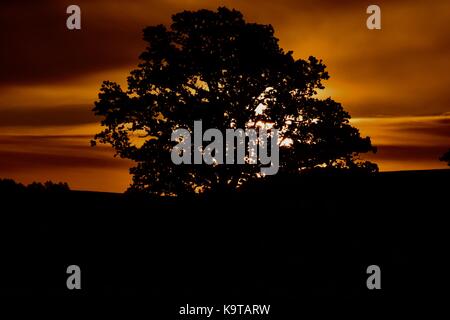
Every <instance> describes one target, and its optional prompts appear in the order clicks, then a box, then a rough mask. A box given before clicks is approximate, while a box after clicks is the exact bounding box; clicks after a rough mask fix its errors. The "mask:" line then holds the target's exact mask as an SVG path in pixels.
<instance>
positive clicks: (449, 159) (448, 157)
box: [440, 149, 450, 166]
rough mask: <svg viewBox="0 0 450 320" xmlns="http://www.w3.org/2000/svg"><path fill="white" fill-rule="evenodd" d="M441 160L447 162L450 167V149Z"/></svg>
mask: <svg viewBox="0 0 450 320" xmlns="http://www.w3.org/2000/svg"><path fill="white" fill-rule="evenodd" d="M440 160H441V161H445V162H447V164H448V165H449V166H450V149H449V150H448V151H447V152H446V153H444V154H443V155H442V157H441V158H440Z"/></svg>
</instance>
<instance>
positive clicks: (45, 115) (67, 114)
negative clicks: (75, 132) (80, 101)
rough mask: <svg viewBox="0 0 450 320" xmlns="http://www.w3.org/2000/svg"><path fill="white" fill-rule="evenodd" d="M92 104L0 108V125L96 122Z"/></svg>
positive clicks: (59, 124) (65, 124)
mask: <svg viewBox="0 0 450 320" xmlns="http://www.w3.org/2000/svg"><path fill="white" fill-rule="evenodd" d="M92 107H93V105H72V106H60V107H39V106H32V107H31V106H30V107H17V108H7V109H2V110H1V117H0V127H15V126H21V127H22V126H31V127H47V126H67V125H78V124H87V123H95V122H98V121H99V119H98V118H97V117H95V116H94V114H93V112H91V109H92Z"/></svg>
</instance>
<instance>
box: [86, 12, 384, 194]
mask: <svg viewBox="0 0 450 320" xmlns="http://www.w3.org/2000/svg"><path fill="white" fill-rule="evenodd" d="M172 20H173V23H172V25H171V27H170V29H168V28H166V27H165V26H163V25H158V26H152V27H147V28H145V29H144V40H145V41H146V42H147V43H148V47H147V48H146V50H145V51H144V52H143V53H142V54H141V55H140V59H141V63H140V64H139V65H138V68H137V69H136V70H134V71H132V72H131V74H130V76H129V77H128V89H127V90H123V89H122V88H121V87H120V85H118V84H117V83H114V82H110V81H105V82H104V83H103V85H102V87H101V89H100V93H99V100H98V101H97V102H96V103H95V107H94V109H93V110H94V112H95V114H96V115H99V116H102V120H101V124H102V125H103V126H104V127H105V129H104V130H103V131H102V132H101V133H99V134H97V135H96V136H95V139H94V140H93V141H92V144H93V145H95V144H96V142H99V143H109V144H111V145H112V146H113V147H114V149H115V150H116V153H117V155H119V156H120V157H123V158H129V159H132V160H134V161H135V162H136V163H137V165H136V166H135V167H133V168H132V169H131V170H130V172H131V174H133V183H132V186H131V189H130V190H139V191H146V192H149V193H154V194H180V193H183V192H193V191H194V190H196V189H197V190H198V188H200V189H201V190H217V189H220V190H222V189H229V188H236V187H237V186H239V185H240V184H242V183H243V182H245V181H248V180H249V179H256V178H257V173H258V172H259V168H258V166H257V165H248V164H246V165H216V166H214V165H210V166H208V165H190V166H189V165H178V166H177V165H174V164H173V163H172V161H171V157H170V152H171V150H172V147H173V146H174V145H175V144H176V143H175V142H172V141H171V133H172V131H173V130H175V129H177V128H187V129H188V130H190V131H191V132H192V130H193V124H194V120H200V119H201V120H202V121H203V127H204V128H205V129H207V128H217V129H219V130H221V131H222V132H224V130H225V129H227V128H243V129H245V128H250V127H255V125H256V123H257V122H258V121H262V122H263V123H264V122H265V123H271V124H273V126H274V127H275V128H278V129H280V130H281V138H282V141H284V142H286V143H283V144H282V145H281V144H280V146H281V148H280V171H282V172H284V173H289V174H294V173H295V174H297V173H299V172H300V171H301V170H304V169H311V168H316V167H318V166H320V167H335V168H341V169H360V170H365V171H370V172H372V171H377V170H378V168H377V166H376V165H375V164H372V163H370V162H366V161H361V160H359V159H358V154H359V153H363V152H368V151H375V148H374V147H372V145H371V142H370V138H368V137H366V138H362V137H361V136H360V134H359V131H358V130H357V129H356V128H354V127H352V126H351V125H350V124H349V118H350V116H349V114H348V113H347V112H345V111H344V109H343V108H342V106H341V105H340V104H339V103H337V102H335V101H333V100H332V99H331V98H328V99H325V100H320V99H317V98H315V97H314V96H315V94H316V93H317V92H316V90H317V89H323V88H324V87H323V85H322V80H325V79H328V73H327V72H326V71H325V65H323V64H322V62H321V61H320V60H317V59H316V58H315V57H309V58H308V60H302V59H297V60H296V59H294V57H293V55H292V51H289V52H285V51H283V49H281V48H280V47H279V45H278V39H277V38H275V37H274V29H273V28H272V26H271V25H262V24H256V23H246V22H245V21H244V19H243V16H242V14H241V13H240V12H239V11H236V10H229V9H227V8H219V9H218V10H217V11H209V10H199V11H196V12H189V11H184V12H181V13H178V14H175V15H174V16H172ZM258 106H260V108H261V106H263V109H264V112H262V114H261V113H257V112H255V110H256V108H257V107H258ZM260 123H261V122H260Z"/></svg>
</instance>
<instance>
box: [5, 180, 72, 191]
mask: <svg viewBox="0 0 450 320" xmlns="http://www.w3.org/2000/svg"><path fill="white" fill-rule="evenodd" d="M24 191H29V192H33V193H34V192H65V191H70V188H69V185H68V184H67V183H66V182H57V183H55V182H52V181H47V182H45V183H44V184H42V183H40V182H32V183H30V184H29V185H27V186H24V185H23V184H21V183H18V182H15V181H14V180H12V179H0V193H3V192H7V193H16V192H24Z"/></svg>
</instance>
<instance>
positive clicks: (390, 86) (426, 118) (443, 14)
mask: <svg viewBox="0 0 450 320" xmlns="http://www.w3.org/2000/svg"><path fill="white" fill-rule="evenodd" d="M70 4H73V3H72V2H69V1H49V0H43V1H31V0H27V1H20V3H19V1H17V3H14V2H13V1H11V4H4V3H2V5H1V9H0V40H1V43H2V47H1V50H0V70H1V72H0V114H1V117H0V177H8V178H13V179H15V180H18V181H21V182H24V183H29V182H31V181H34V180H36V181H46V180H53V181H66V182H68V183H69V185H70V186H71V187H72V189H83V190H101V191H124V190H125V189H126V187H127V186H128V184H129V182H130V177H129V174H128V170H127V169H128V168H129V167H130V165H131V163H129V162H128V161H125V160H121V159H117V158H113V157H112V151H111V150H110V149H108V148H107V147H100V148H99V147H97V148H91V147H90V146H89V140H90V139H91V137H92V136H93V134H95V133H96V132H98V131H99V130H98V129H99V126H98V124H97V122H98V119H96V118H95V117H94V116H93V115H92V113H91V111H90V110H91V109H92V106H93V102H94V101H95V100H96V99H97V93H98V89H99V87H100V84H101V82H102V81H103V80H112V81H116V82H119V83H121V84H123V83H124V82H125V80H126V76H127V75H128V72H129V71H130V70H131V69H133V68H134V67H135V66H136V64H137V63H138V59H137V57H138V55H139V54H140V52H141V51H142V50H143V48H144V47H145V43H144V42H143V41H142V40H141V35H142V33H141V30H142V29H143V28H144V27H145V26H147V25H154V24H158V23H164V24H168V23H169V22H170V15H171V14H173V13H176V12H178V11H181V10H185V9H188V10H193V9H199V8H209V9H215V8H217V7H218V6H220V5H226V6H228V7H230V8H236V9H238V10H240V11H241V12H243V14H244V17H245V18H246V20H247V21H249V22H258V23H267V24H269V23H270V24H272V25H273V26H274V28H275V32H276V36H277V37H278V38H279V39H280V45H281V47H283V48H284V49H285V50H293V51H294V55H295V56H296V57H297V58H307V57H308V56H309V55H314V56H316V57H318V58H320V59H323V61H324V63H325V64H326V65H327V67H328V72H329V74H330V76H331V78H330V80H328V81H326V82H325V86H326V89H325V90H324V92H321V93H320V96H323V97H327V96H331V97H332V98H333V99H335V100H337V101H339V102H341V103H342V104H343V105H344V107H345V109H346V110H348V111H349V112H350V114H351V115H352V117H353V119H352V121H353V124H354V125H355V126H357V127H358V128H359V129H360V130H361V133H362V135H369V136H371V137H372V142H373V143H374V144H375V145H376V146H378V148H379V152H378V153H377V154H376V155H370V159H372V160H374V161H375V162H377V163H378V164H379V166H380V169H381V170H409V169H431V168H443V167H445V164H444V163H442V162H439V161H438V157H439V156H440V155H441V154H442V153H443V152H444V151H445V150H446V149H448V147H450V139H449V138H450V106H449V103H450V93H449V90H448V88H447V87H448V84H449V83H450V81H449V80H450V74H449V73H448V72H446V71H447V70H449V69H450V68H449V67H450V59H449V53H450V42H449V41H448V39H449V38H450V26H449V23H448V22H449V21H450V2H449V1H445V0H436V1H432V2H431V1H406V0H397V1H393V0H390V1H377V2H376V4H378V5H379V6H380V7H381V10H382V30H380V31H371V30H368V29H367V28H366V26H365V20H366V17H367V15H366V13H365V9H366V7H367V6H368V5H369V4H372V2H366V1H356V0H342V1H334V0H315V1H312V0H311V1H306V0H305V1H302V0H290V1H288V0H279V1H265V0H236V1H211V0H208V1H206V0H190V1H181V0H162V1H144V0H138V1H133V3H130V2H129V1H112V0H89V1H87V0H83V1H81V0H80V1H76V4H77V5H79V6H80V7H81V11H82V29H81V30H80V31H69V30H67V28H66V25H65V20H66V17H67V14H66V13H65V11H66V7H67V6H68V5H70Z"/></svg>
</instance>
